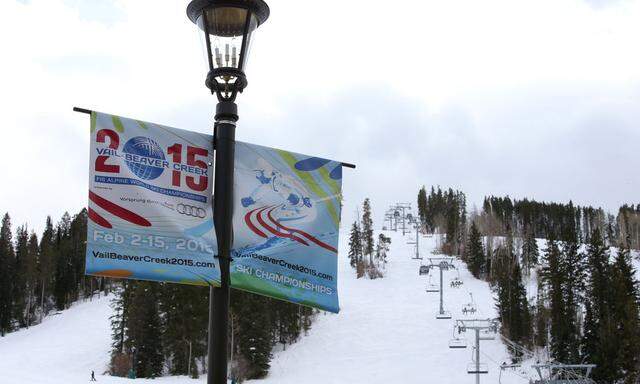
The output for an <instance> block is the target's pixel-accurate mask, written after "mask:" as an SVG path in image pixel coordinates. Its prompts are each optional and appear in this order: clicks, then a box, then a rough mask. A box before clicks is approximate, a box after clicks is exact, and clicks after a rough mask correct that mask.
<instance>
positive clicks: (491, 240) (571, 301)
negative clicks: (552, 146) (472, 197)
mask: <svg viewBox="0 0 640 384" xmlns="http://www.w3.org/2000/svg"><path fill="white" fill-rule="evenodd" d="M438 189H439V188H438ZM424 191H425V189H424V188H422V189H421V190H420V191H419V192H418V206H419V208H420V206H421V203H420V201H421V200H422V201H423V202H424V195H425V192H424ZM432 191H433V188H432ZM444 195H445V194H444V193H443V196H444ZM454 195H455V194H454ZM432 196H436V199H437V196H438V193H437V192H435V194H431V195H430V196H428V197H427V201H429V200H430V199H431V198H433V197H432ZM431 206H432V207H434V206H435V205H431ZM423 207H424V205H423ZM638 208H639V207H634V206H623V207H622V208H621V209H620V211H619V213H618V216H617V217H613V216H612V215H609V214H606V213H605V212H604V211H603V210H602V209H600V208H598V209H595V208H592V207H577V206H574V205H573V204H572V203H571V202H569V203H568V204H558V203H538V202H536V201H530V200H526V199H524V200H511V199H510V198H508V197H507V198H495V197H492V196H490V197H487V198H485V200H484V204H483V208H482V211H481V212H473V213H472V214H471V215H470V219H469V225H468V228H466V229H465V232H466V239H465V240H466V241H465V244H464V245H463V246H462V251H461V252H459V253H456V252H455V251H456V250H457V248H455V247H454V248H450V249H445V251H450V254H457V255H459V256H460V257H461V259H462V260H463V261H465V262H466V264H467V266H468V268H469V270H470V272H471V273H472V274H473V275H474V276H475V277H476V278H479V279H483V280H486V281H488V282H489V283H490V286H491V287H492V290H493V292H494V294H495V299H496V309H497V313H498V317H499V320H500V322H501V330H500V332H501V333H502V335H503V336H505V337H507V338H508V339H510V340H512V341H514V342H516V343H517V344H519V345H521V346H524V347H526V348H530V349H533V350H536V351H537V352H538V353H541V354H543V355H545V354H546V355H548V356H549V357H550V358H551V359H552V360H554V361H557V362H561V363H567V364H570V363H585V362H588V363H593V364H596V365H597V367H596V368H595V369H594V371H593V374H592V376H593V378H594V379H595V380H596V381H597V382H599V383H629V384H631V383H635V382H636V380H637V379H638V378H639V377H640V289H639V286H638V281H637V280H636V277H635V271H634V268H633V265H632V256H631V249H632V248H633V247H634V244H635V243H634V240H633V236H637V231H638V225H637V221H636V220H637V217H638V212H639V210H638ZM440 210H441V211H440V212H442V208H440ZM445 212H446V210H445ZM449 212H450V214H451V215H453V216H454V217H446V213H445V217H444V218H441V219H440V223H446V222H447V221H451V222H455V221H457V220H459V219H458V218H457V217H455V216H456V213H455V212H454V211H453V210H451V211H449ZM430 215H431V217H433V212H428V211H425V213H424V214H421V216H420V217H421V219H422V220H423V221H422V224H423V229H424V230H425V231H429V230H431V231H435V232H439V233H443V232H442V226H435V227H432V226H430V224H429V221H428V219H427V218H428V217H430ZM444 228H445V230H446V227H444ZM536 238H538V240H536ZM539 242H542V243H543V244H544V245H543V246H541V247H539V245H538V243H539ZM445 244H446V243H445ZM443 248H444V247H443ZM540 248H542V249H540ZM527 276H536V277H537V284H538V286H537V293H536V294H535V295H532V296H531V297H528V294H527V289H526V286H525V282H526V281H527ZM510 352H511V354H512V358H513V360H514V361H520V360H521V359H522V355H521V351H519V350H516V349H510Z"/></svg>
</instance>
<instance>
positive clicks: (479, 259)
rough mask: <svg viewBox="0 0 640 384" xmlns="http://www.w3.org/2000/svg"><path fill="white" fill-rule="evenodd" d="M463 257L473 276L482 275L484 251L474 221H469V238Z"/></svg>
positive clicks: (480, 236) (484, 261)
mask: <svg viewBox="0 0 640 384" xmlns="http://www.w3.org/2000/svg"><path fill="white" fill-rule="evenodd" d="M465 259H466V261H467V264H468V265H469V271H471V274H473V276H475V277H476V278H480V277H481V276H483V274H484V272H485V270H484V268H485V264H486V260H485V251H484V248H483V246H482V234H481V233H480V231H479V230H478V227H477V226H476V223H475V222H472V223H471V229H470V230H469V240H468V242H467V246H466V247H465Z"/></svg>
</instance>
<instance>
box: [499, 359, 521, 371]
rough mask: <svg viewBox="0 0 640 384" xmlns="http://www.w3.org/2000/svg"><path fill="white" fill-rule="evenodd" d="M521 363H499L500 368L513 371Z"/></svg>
mask: <svg viewBox="0 0 640 384" xmlns="http://www.w3.org/2000/svg"><path fill="white" fill-rule="evenodd" d="M521 366H522V365H521V364H519V363H514V364H507V363H506V362H504V361H503V362H502V364H500V369H502V370H505V369H510V370H512V371H515V370H516V368H520V367H521Z"/></svg>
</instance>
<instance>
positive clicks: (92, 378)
mask: <svg viewBox="0 0 640 384" xmlns="http://www.w3.org/2000/svg"><path fill="white" fill-rule="evenodd" d="M91 381H97V380H96V373H95V372H94V371H91Z"/></svg>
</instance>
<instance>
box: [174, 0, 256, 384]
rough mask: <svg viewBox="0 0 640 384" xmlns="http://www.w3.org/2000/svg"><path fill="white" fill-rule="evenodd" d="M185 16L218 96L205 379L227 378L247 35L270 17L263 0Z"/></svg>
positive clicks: (203, 0)
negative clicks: (214, 271)
mask: <svg viewBox="0 0 640 384" xmlns="http://www.w3.org/2000/svg"><path fill="white" fill-rule="evenodd" d="M187 16H189V19H190V20H191V21H192V22H193V23H195V24H196V25H197V26H198V27H199V29H201V30H202V32H204V40H205V45H206V52H207V62H208V64H209V73H208V74H207V79H206V81H205V85H206V86H207V88H209V89H210V90H211V93H212V94H215V95H216V97H217V99H218V104H217V106H216V114H215V124H214V128H213V148H214V149H215V165H214V167H215V176H214V182H213V188H214V189H213V190H214V194H213V222H214V225H215V231H216V238H217V241H218V254H217V256H216V257H217V259H218V265H219V267H220V286H219V287H214V286H211V287H210V289H209V335H208V346H207V352H208V356H207V363H208V369H207V383H208V384H226V383H227V369H228V367H227V364H228V349H229V348H228V338H229V302H230V294H231V292H230V288H231V271H230V264H231V248H232V246H233V182H234V180H233V174H234V152H235V136H236V122H237V121H238V107H237V106H236V103H235V99H236V96H237V94H238V93H241V92H242V91H243V89H244V88H245V87H246V86H247V79H246V76H245V73H244V69H245V63H246V61H247V55H248V47H249V40H250V39H251V36H252V34H253V32H254V31H255V29H256V28H257V27H258V26H259V25H260V24H262V23H264V22H265V21H266V20H267V18H268V17H269V6H268V5H267V4H266V3H265V2H264V0H191V2H190V3H189V5H187Z"/></svg>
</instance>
